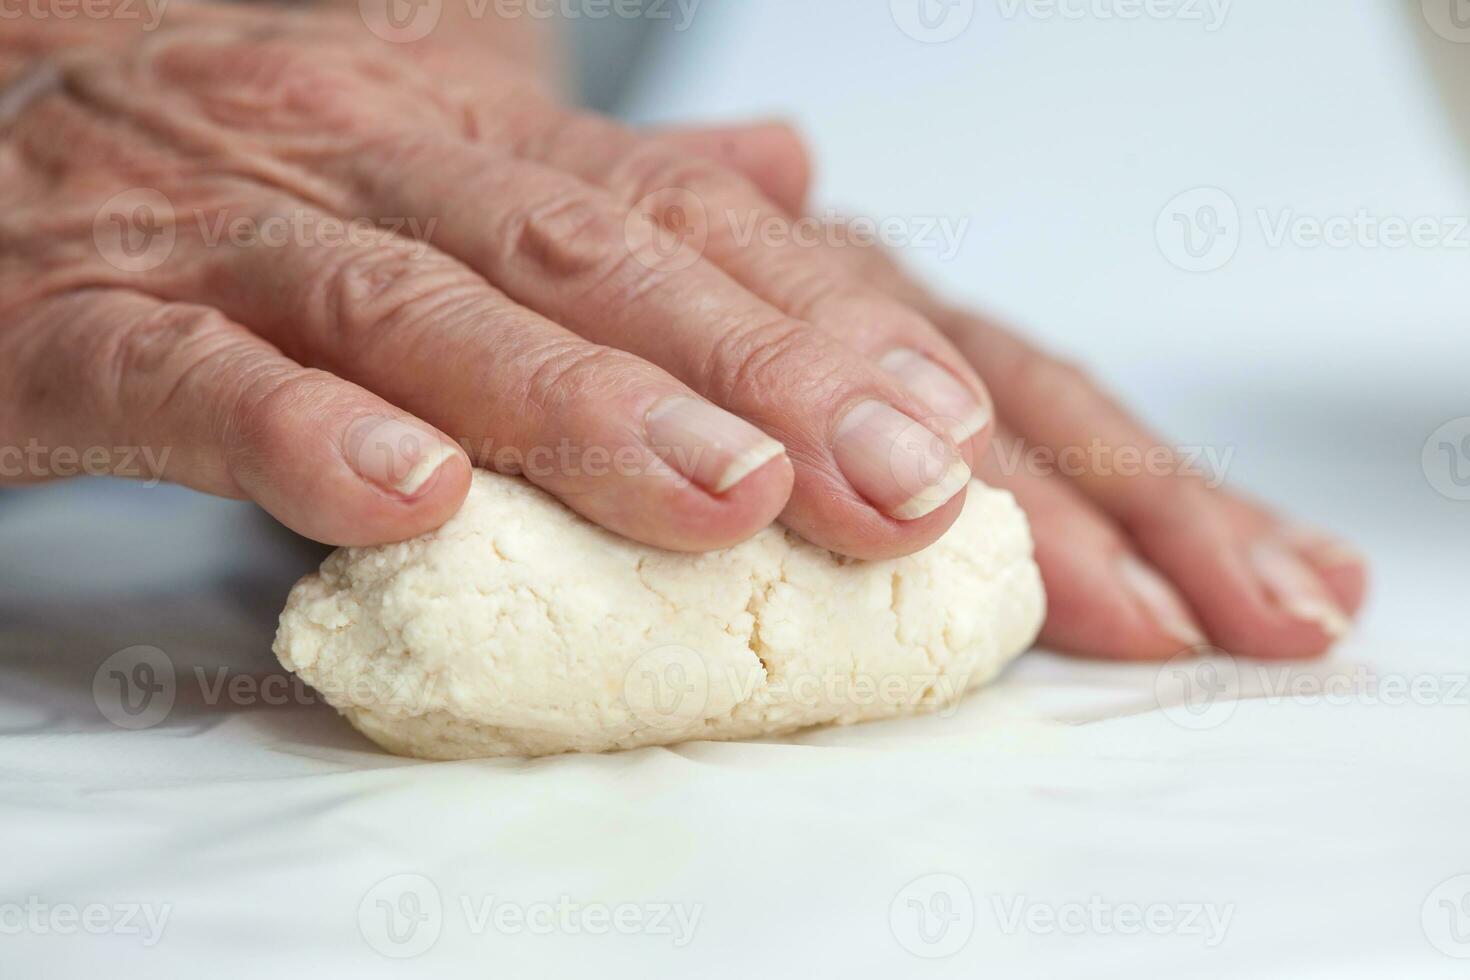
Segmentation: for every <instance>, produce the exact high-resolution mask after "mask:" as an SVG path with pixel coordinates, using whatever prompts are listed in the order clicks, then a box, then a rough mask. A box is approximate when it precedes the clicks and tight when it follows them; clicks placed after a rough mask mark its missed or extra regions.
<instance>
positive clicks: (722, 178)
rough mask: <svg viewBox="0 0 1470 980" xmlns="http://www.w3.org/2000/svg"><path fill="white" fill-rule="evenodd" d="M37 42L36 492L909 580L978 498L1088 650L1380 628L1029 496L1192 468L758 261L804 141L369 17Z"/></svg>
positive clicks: (782, 243) (1066, 389)
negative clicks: (520, 507) (612, 97)
mask: <svg viewBox="0 0 1470 980" xmlns="http://www.w3.org/2000/svg"><path fill="white" fill-rule="evenodd" d="M446 34H448V35H451V36H444V35H446ZM0 38H3V39H4V41H5V44H4V45H3V47H4V51H5V55H4V58H3V60H0V72H3V74H4V75H5V78H6V83H7V86H8V87H7V94H6V96H5V98H4V99H3V101H0V167H3V179H0V234H3V236H4V237H3V245H0V300H3V303H4V307H5V313H6V315H5V317H4V319H3V321H0V447H27V448H28V451H29V452H30V455H29V456H27V457H26V459H27V460H28V461H35V460H39V462H28V465H27V466H24V467H21V468H19V471H17V470H16V469H15V468H14V467H5V466H0V480H5V481H6V482H27V481H31V480H36V479H46V478H52V477H55V476H59V475H67V474H66V472H64V469H65V468H64V467H63V466H62V464H61V459H60V456H59V455H58V452H57V451H58V449H59V448H61V447H72V448H73V449H81V448H84V447H118V448H121V447H135V448H136V447H143V448H145V449H148V450H151V452H149V453H147V454H145V455H144V458H145V459H148V460H151V461H152V462H151V464H150V467H149V468H148V469H147V471H146V472H141V473H140V472H135V471H134V470H133V469H130V468H129V465H133V466H135V465H136V463H137V459H136V457H134V456H129V455H126V454H123V453H120V452H119V453H112V454H110V455H108V457H107V467H106V468H109V469H111V470H112V471H114V472H117V473H118V474H119V475H127V476H145V477H149V478H164V479H168V480H171V481H174V482H177V483H181V484H184V485H187V486H191V487H194V488H196V489H199V490H203V491H205V492H209V493H214V494H219V495H224V496H231V497H242V498H249V499H253V500H255V501H257V502H258V503H260V504H261V505H262V506H263V507H265V508H266V509H267V510H269V511H270V512H271V513H272V514H274V515H275V516H276V517H278V518H279V519H280V520H282V521H283V522H284V523H286V524H287V525H289V526H291V527H293V528H295V529H296V530H298V531H300V532H301V533H303V534H306V535H309V536H311V537H314V538H317V539H319V540H322V541H325V542H328V543H332V544H366V543H375V542H382V541H391V540H400V539H403V538H407V537H410V536H413V535H416V534H420V533H423V532H425V531H428V530H431V529H432V528H434V527H437V526H438V525H440V524H441V523H443V522H444V521H445V520H446V519H447V518H448V517H449V516H450V515H451V514H453V513H454V511H455V510H456V508H457V507H458V505H459V503H460V501H461V500H462V499H463V496H464V494H465V492H466V489H467V486H468V482H469V472H470V466H471V464H472V462H473V463H475V464H479V465H486V466H491V467H494V468H498V469H502V470H507V471H513V472H523V473H524V474H525V475H526V476H527V478H528V479H531V480H532V481H533V482H536V483H537V484H539V485H540V486H542V487H543V488H545V489H546V490H548V491H549V492H551V493H553V494H555V495H557V496H558V497H560V498H561V499H562V500H564V501H565V502H566V503H567V504H568V505H569V506H571V507H573V508H574V509H576V510H577V511H579V512H580V513H582V514H583V515H585V516H586V517H588V518H589V519H591V520H593V521H596V522H598V523H600V524H602V525H604V526H606V527H608V528H610V529H612V530H614V531H617V532H618V533H621V534H624V535H627V536H629V537H632V538H635V539H638V540H641V541H645V542H648V543H650V544H654V545H658V546H661V547H666V548H672V549H679V550H705V549H711V548H718V547H722V546H726V545H729V544H731V543H734V542H736V541H739V540H742V539H744V538H745V537H748V536H749V535H751V534H753V533H754V532H755V531H756V530H758V529H759V528H761V527H763V526H765V525H766V524H768V523H769V522H770V521H772V520H774V519H777V518H779V519H781V520H782V521H784V522H785V523H786V524H787V525H788V526H790V527H792V528H793V529H794V530H796V531H798V532H799V533H801V534H802V535H803V536H805V537H807V538H808V539H810V540H812V541H813V542H815V543H817V544H819V545H822V546H824V547H827V548H830V549H833V550H835V551H838V552H842V553H845V554H848V555H852V556H856V557H861V558H881V557H889V556H896V555H901V554H907V553H911V552H913V551H916V550H918V549H920V548H922V547H924V546H926V545H927V544H929V543H931V542H932V541H934V540H935V539H936V538H937V537H938V536H939V535H941V534H942V533H943V532H944V531H945V529H946V528H948V527H949V525H950V524H951V523H952V522H953V520H954V518H955V516H956V515H957V513H958V511H959V508H960V507H961V506H962V504H963V497H964V491H963V489H962V486H963V480H962V479H961V480H959V481H958V482H957V483H956V482H953V481H951V480H950V477H953V476H954V475H955V474H957V473H958V474H963V472H965V471H966V467H967V466H968V467H969V468H971V469H973V470H974V471H975V473H976V475H978V476H979V477H981V478H983V479H985V480H987V482H991V483H995V484H998V485H1001V486H1005V487H1007V488H1009V489H1011V490H1012V491H1013V492H1015V493H1016V494H1017V496H1018V497H1019V498H1020V499H1021V501H1022V503H1023V505H1024V506H1025V507H1026V508H1027V510H1028V512H1029V514H1030V515H1031V518H1032V520H1033V523H1034V525H1035V534H1036V539H1037V546H1038V559H1039V561H1040V563H1041V564H1042V568H1043V574H1044V576H1045V578H1046V581H1047V585H1048V590H1049V593H1050V596H1051V602H1052V609H1051V613H1050V616H1049V620H1048V623H1047V627H1046V632H1045V634H1044V639H1045V640H1046V642H1048V643H1050V644H1052V645H1054V646H1057V647H1061V648H1064V649H1069V650H1073V651H1077V652H1082V653H1087V654H1093V655H1101V656H1108V657H1116V658H1150V657H1166V656H1169V655H1172V654H1174V653H1176V652H1178V651H1179V650H1181V649H1183V648H1186V647H1189V646H1193V645H1196V644H1198V643H1202V642H1204V641H1205V640H1206V639H1207V638H1208V640H1210V641H1213V642H1214V643H1216V644H1218V645H1221V646H1223V647H1225V648H1226V649H1229V650H1231V651H1232V652H1236V653H1241V654H1249V655H1258V656H1271V657H1284V656H1299V655H1308V654H1313V653H1319V652H1321V651H1322V650H1324V649H1325V648H1326V647H1327V645H1328V644H1329V642H1330V641H1331V639H1332V637H1333V635H1334V634H1335V633H1336V632H1338V631H1339V630H1340V629H1341V628H1342V627H1343V626H1344V625H1345V623H1346V617H1347V615H1348V614H1351V613H1352V612H1354V611H1356V609H1357V607H1358V606H1359V604H1360V603H1361V601H1362V598H1363V592H1364V588H1365V576H1366V572H1365V569H1364V566H1363V564H1362V561H1361V559H1359V558H1358V557H1357V556H1355V555H1353V554H1352V553H1351V552H1350V551H1348V550H1346V549H1345V548H1343V547H1342V546H1340V545H1338V544H1337V543H1336V542H1334V541H1332V540H1331V539H1329V538H1327V537H1325V536H1323V535H1319V534H1315V533H1304V532H1301V531H1297V530H1288V529H1285V528H1283V527H1282V526H1281V525H1280V524H1278V522H1277V520H1276V519H1275V518H1274V517H1273V516H1272V515H1271V514H1270V513H1269V512H1268V511H1267V510H1265V509H1264V508H1262V507H1261V506H1259V505H1257V504H1255V503H1252V502H1249V501H1245V500H1243V499H1241V498H1239V497H1236V496H1232V495H1230V494H1228V493H1225V492H1222V491H1218V490H1214V489H1210V488H1208V487H1206V486H1205V485H1204V483H1203V482H1202V481H1201V480H1200V479H1199V478H1198V477H1197V476H1192V475H1189V474H1187V473H1170V474H1168V475H1154V476H1134V477H1119V476H1115V475H1107V474H1104V473H1101V472H1097V473H1093V472H1087V473H1083V474H1080V475H1071V476H1061V475H1056V474H1038V473H1027V472H1024V471H1017V469H1016V467H1014V466H1010V465H1006V464H1005V462H1004V460H1005V459H1006V458H1007V454H1006V453H1005V452H1000V451H997V449H996V447H995V445H994V444H993V442H994V441H998V442H999V444H1000V447H1001V449H1004V448H1006V447H1008V446H1010V445H1012V444H1014V442H1015V441H1016V440H1025V442H1026V444H1028V445H1040V446H1047V447H1052V448H1062V447H1066V446H1086V445H1089V444H1091V443H1092V442H1093V441H1094V440H1096V439H1100V440H1101V441H1102V443H1103V444H1105V445H1107V446H1110V447H1123V446H1134V447H1145V448H1146V447H1155V446H1157V445H1158V441H1157V440H1156V439H1155V438H1153V437H1152V436H1151V435H1149V434H1148V433H1147V432H1146V431H1144V430H1143V429H1142V428H1141V427H1140V426H1139V425H1138V424H1137V423H1135V422H1134V421H1132V420H1131V419H1130V418H1129V417H1128V416H1127V415H1126V414H1125V413H1124V412H1123V411H1122V410H1121V409H1120V408H1118V407H1117V406H1116V405H1115V404H1114V403H1113V402H1112V401H1111V400H1110V399H1108V398H1107V397H1106V396H1105V395H1103V394H1102V393H1101V392H1100V391H1099V390H1098V389H1097V387H1096V386H1095V385H1094V384H1093V383H1092V382H1091V381H1090V380H1089V379H1087V378H1086V377H1085V376H1083V375H1082V374H1081V373H1080V372H1078V371H1077V370H1076V369H1074V368H1072V367H1070V366H1069V365H1067V364H1065V363H1063V362H1060V361H1058V360H1056V359H1054V358H1052V357H1050V356H1049V355H1047V354H1044V353H1042V352H1040V351H1038V350H1036V349H1034V348H1032V347H1031V346H1029V345H1028V344H1027V343H1026V342H1025V341H1023V340H1021V339H1020V338H1018V337H1016V336H1015V335H1013V334H1011V333H1009V332H1007V331H1005V330H1003V329H1001V328H999V327H997V326H995V325H993V324H991V323H989V322H987V321H985V320H983V319H982V318H979V317H976V316H973V315H971V314H968V313H965V312H963V311H957V310H953V309H950V308H948V307H947V306H946V305H944V304H943V303H942V302H940V301H938V300H936V299H935V298H934V297H932V296H930V295H929V294H928V293H927V292H926V291H925V290H924V289H923V288H922V287H920V286H918V285H917V284H915V283H913V282H911V281H909V280H908V279H907V278H905V277H904V276H903V275H902V274H901V273H900V272H899V271H898V270H897V268H896V267H895V266H893V265H892V264H890V263H889V262H888V261H887V260H886V259H884V258H883V257H882V256H880V255H878V254H877V253H875V252H873V251H872V250H868V249H862V248H857V247H851V246H833V245H828V246H823V247H808V246H805V245H802V244H800V243H799V242H797V241H792V240H787V239H783V238H776V239H772V240H767V239H765V238H763V237H760V236H757V237H756V238H755V239H742V238H741V237H740V236H739V235H738V234H736V229H735V228H734V227H733V223H732V222H731V221H729V220H723V219H722V217H721V216H726V215H734V216H738V218H737V220H739V221H742V222H743V221H746V220H751V221H758V222H774V223H777V224H779V223H782V222H789V221H791V220H792V219H793V218H794V216H795V215H797V214H798V213H799V212H800V208H801V205H802V198H803V196H804V194H805V186H806V180H807V173H808V164H807V161H806V156H805V153H804V151H803V149H802V147H801V145H800V143H799V141H798V140H797V139H796V137H795V136H794V135H793V134H792V133H790V132H789V131H788V130H786V129H784V128H782V127H778V126H756V127H750V128H744V129H733V130H731V129H727V130H715V131H710V130H706V131H688V132H679V133H657V134H651V133H636V132H633V131H631V130H628V129H626V128H624V127H621V126H619V125H617V124H615V123H613V122H611V121H608V120H605V119H601V118H598V117H595V116H591V115H588V114H585V113H581V112H578V111H574V110H571V109H568V108H566V107H564V106H563V105H561V104H559V102H558V100H557V99H556V97H555V95H554V94H553V93H552V92H551V91H550V89H549V88H548V86H547V85H546V83H545V82H544V81H543V79H542V74H541V72H540V71H538V70H537V68H536V67H535V66H533V65H528V64H527V63H525V62H524V61H523V60H521V59H518V58H515V57H511V56H508V55H503V54H501V53H499V52H498V51H497V49H496V47H495V46H493V45H487V44H486V43H484V41H483V39H480V38H475V37H470V36H463V37H461V36H458V32H454V31H449V32H446V31H440V32H437V33H436V35H435V36H434V37H432V38H428V39H425V40H423V41H419V42H415V43H411V44H405V43H389V42H387V41H384V40H383V39H381V38H379V37H377V36H375V35H374V34H373V33H372V32H371V31H368V30H366V29H364V24H363V21H362V19H361V18H359V17H358V16H357V14H356V12H355V11H346V12H343V11H334V10H319V11H309V12H298V13H290V12H284V11H280V10H273V9H250V8H238V9H237V8H229V9H226V8H214V7H208V6H202V5H201V6H197V7H190V8H183V9H170V11H169V13H168V15H167V17H166V18H165V20H164V21H163V23H162V24H161V26H159V28H158V29H157V30H155V31H149V32H141V31H138V30H136V29H127V28H124V27H119V26H118V25H117V24H115V23H97V22H91V23H69V24H66V25H58V22H56V21H50V22H47V23H43V24H26V23H24V22H19V23H14V24H10V25H9V26H5V27H3V28H0ZM349 222H351V223H352V224H351V225H350V226H349V224H348V223H349ZM691 227H692V228H694V229H695V231H697V235H695V236H694V238H693V240H692V241H693V244H691V239H690V237H689V235H688V232H689V230H690V228H691ZM344 229H347V230H350V231H351V234H347V233H345V232H344ZM671 236H672V237H671ZM671 242H672V245H671V244H670V243H671ZM895 352H898V355H901V356H898V355H896V354H895ZM916 365H921V367H916ZM916 372H917V373H916ZM875 406H876V407H875ZM902 426H907V427H905V428H901V430H900V427H902ZM772 439H774V440H776V442H775V443H773V442H772V441H771V440H772ZM776 443H779V445H777V444H776ZM783 447H784V452H782V451H781V450H782V448H783ZM9 458H11V459H13V458H14V456H13V455H12V456H11V457H9ZM6 459H7V457H4V456H3V455H0V464H3V463H4V462H5V460H6ZM609 460H611V461H613V462H612V463H611V464H609ZM124 461H126V463H127V465H125V462H124ZM1022 469H1023V470H1024V468H1022ZM916 501H917V502H918V503H917V504H916V503H915V502H916Z"/></svg>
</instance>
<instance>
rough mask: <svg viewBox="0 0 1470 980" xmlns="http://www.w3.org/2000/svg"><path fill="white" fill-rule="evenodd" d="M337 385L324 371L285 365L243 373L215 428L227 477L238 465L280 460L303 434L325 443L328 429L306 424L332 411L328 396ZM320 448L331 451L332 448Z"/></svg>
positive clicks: (329, 428)
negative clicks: (320, 439)
mask: <svg viewBox="0 0 1470 980" xmlns="http://www.w3.org/2000/svg"><path fill="white" fill-rule="evenodd" d="M339 384H340V382H338V381H337V379H335V378H334V377H332V376H331V375H329V374H327V373H325V372H323V371H317V370H314V369H310V368H294V367H287V366H286V365H284V364H264V363H262V364H260V365H258V367H257V368H256V369H254V370H249V369H246V370H242V371H241V372H240V373H239V375H238V377H237V378H236V384H235V386H234V390H233V391H232V392H231V393H230V395H229V396H228V398H227V399H226V401H225V405H224V409H223V417H222V418H221V420H220V424H219V428H220V430H221V432H222V435H223V438H222V440H221V441H222V444H223V447H224V458H225V463H226V466H227V467H228V469H229V470H230V472H236V467H237V466H238V465H240V464H241V463H244V462H247V461H248V462H258V461H260V460H263V459H267V458H270V457H274V456H276V455H278V454H279V451H280V449H281V448H282V447H284V446H287V445H290V444H291V443H294V442H299V441H300V439H301V437H302V435H303V434H310V433H313V432H315V433H317V434H318V436H320V437H321V438H323V439H326V438H327V434H328V433H329V432H332V431H334V430H333V429H332V427H330V426H321V425H308V424H305V423H307V422H308V421H309V420H311V419H314V418H319V417H320V416H321V414H322V413H323V412H326V411H329V410H330V402H331V397H330V396H331V394H332V392H333V391H334V390H335V389H336V388H337V387H338V385H339ZM320 448H321V450H322V451H323V452H324V453H325V452H330V451H331V447H330V446H326V445H324V446H322V447H320Z"/></svg>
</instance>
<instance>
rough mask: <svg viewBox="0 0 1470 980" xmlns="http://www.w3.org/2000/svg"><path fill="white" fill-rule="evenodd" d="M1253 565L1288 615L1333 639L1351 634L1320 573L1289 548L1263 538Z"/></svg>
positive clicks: (1346, 619) (1256, 544)
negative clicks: (1314, 626)
mask: <svg viewBox="0 0 1470 980" xmlns="http://www.w3.org/2000/svg"><path fill="white" fill-rule="evenodd" d="M1251 562H1252V564H1254V565H1255V569H1256V574H1257V575H1258V576H1260V579H1261V582H1262V584H1264V585H1265V587H1266V591H1267V592H1269V593H1271V597H1272V598H1273V599H1275V600H1276V603H1277V605H1279V606H1280V607H1281V608H1282V609H1283V610H1284V611H1285V612H1286V613H1287V615H1289V616H1292V617H1294V618H1296V619H1300V620H1305V621H1306V622H1309V623H1313V624H1314V625H1316V626H1319V627H1321V628H1322V631H1323V632H1324V633H1326V634H1327V635H1328V636H1330V637H1333V638H1336V637H1339V636H1342V635H1343V634H1344V633H1346V632H1347V631H1348V627H1349V625H1350V621H1349V620H1348V617H1347V614H1346V613H1344V612H1343V611H1342V609H1341V608H1339V607H1338V605H1337V603H1336V602H1334V601H1333V600H1332V596H1331V594H1330V593H1328V591H1327V588H1326V586H1324V585H1323V584H1322V580H1321V579H1319V578H1318V577H1317V573H1316V572H1314V571H1312V569H1311V567H1310V566H1308V565H1307V563H1306V562H1304V561H1302V559H1300V558H1298V557H1297V556H1296V554H1295V553H1294V552H1292V551H1291V550H1290V549H1288V548H1287V547H1286V546H1285V545H1282V544H1280V543H1279V542H1277V541H1273V540H1272V539H1270V538H1263V539H1261V540H1260V541H1257V542H1256V543H1255V545H1254V546H1253V547H1252V548H1251Z"/></svg>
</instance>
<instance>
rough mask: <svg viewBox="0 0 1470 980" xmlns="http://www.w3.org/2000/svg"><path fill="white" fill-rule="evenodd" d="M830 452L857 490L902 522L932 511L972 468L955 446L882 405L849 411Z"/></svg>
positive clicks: (861, 405) (966, 479) (961, 484)
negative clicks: (960, 455)
mask: <svg viewBox="0 0 1470 980" xmlns="http://www.w3.org/2000/svg"><path fill="white" fill-rule="evenodd" d="M832 452H833V455H834V456H836V457H837V465H838V467H839V468H841V470H842V475H843V476H845V477H847V482H849V483H851V484H852V487H853V489H854V490H856V491H857V492H858V493H860V494H862V495H863V497H864V498H866V499H867V500H868V501H869V502H870V503H872V504H873V505H874V506H875V507H877V508H878V509H879V510H881V511H882V512H883V513H885V514H887V515H888V516H890V517H893V518H896V519H898V520H900V521H912V520H917V519H918V518H920V517H923V516H925V515H926V514H931V513H933V512H934V511H935V510H938V509H939V508H940V507H941V506H942V505H944V504H945V503H947V502H948V501H949V500H951V499H953V497H954V496H955V495H956V494H958V493H959V492H960V491H961V490H963V489H964V488H965V487H966V486H967V485H968V484H969V482H970V468H969V467H968V466H966V465H965V461H964V460H963V459H961V458H960V457H959V454H958V453H956V452H955V450H954V447H953V446H951V445H949V444H948V443H947V442H945V441H944V440H943V439H941V438H940V437H939V436H937V435H935V434H934V433H933V432H931V431H930V430H929V429H927V428H925V427H924V426H923V425H922V424H921V423H919V422H916V421H914V420H913V419H911V418H909V417H908V416H907V415H905V414H903V413H902V412H900V411H898V410H897V409H896V408H893V407H892V406H890V405H885V404H883V403H882V402H879V401H865V402H861V403H859V404H858V405H857V406H856V407H854V408H853V409H852V410H851V411H849V412H848V413H847V415H846V416H845V417H844V418H843V419H842V421H841V422H840V423H838V426H837V433H836V436H835V438H834V440H833V444H832Z"/></svg>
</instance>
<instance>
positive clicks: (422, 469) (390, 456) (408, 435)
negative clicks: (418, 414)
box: [346, 418, 455, 499]
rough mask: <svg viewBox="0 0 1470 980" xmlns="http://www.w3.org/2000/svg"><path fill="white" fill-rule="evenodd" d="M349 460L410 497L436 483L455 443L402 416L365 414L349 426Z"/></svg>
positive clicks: (363, 474) (364, 473)
mask: <svg viewBox="0 0 1470 980" xmlns="http://www.w3.org/2000/svg"><path fill="white" fill-rule="evenodd" d="M346 450H347V461H348V462H349V463H350V464H351V465H352V468H353V469H354V470H356V471H357V474H358V475H359V476H361V477H362V478H363V479H364V480H367V481H368V482H369V483H372V484H375V485H376V486H378V487H381V488H382V489H384V490H387V491H389V492H390V493H395V494H398V495H399V496H401V497H408V498H410V499H412V498H414V497H418V496H422V495H423V494H424V493H425V492H427V491H428V489H429V488H430V487H431V485H432V481H433V478H434V477H435V476H436V475H437V474H438V473H439V469H440V467H441V466H443V465H444V461H445V460H447V459H449V457H451V456H453V455H455V448H454V446H452V445H450V444H449V443H448V442H446V441H445V440H444V439H442V438H441V437H440V436H439V435H438V434H437V433H435V432H430V431H429V430H427V429H424V428H421V427H420V426H417V425H413V424H412V423H409V422H404V421H403V420H402V419H385V418H365V419H359V420H358V421H356V422H354V423H353V424H352V426H351V427H349V428H348V430H347V445H346Z"/></svg>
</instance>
